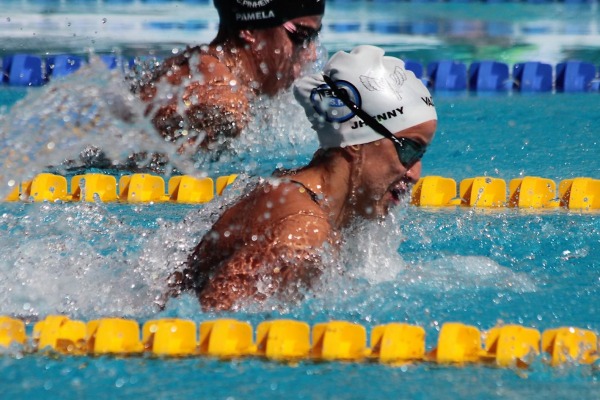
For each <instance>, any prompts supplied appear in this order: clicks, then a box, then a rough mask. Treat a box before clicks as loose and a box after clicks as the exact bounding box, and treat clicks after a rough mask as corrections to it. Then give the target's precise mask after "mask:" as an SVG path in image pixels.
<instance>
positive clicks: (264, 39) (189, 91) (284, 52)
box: [137, 0, 325, 154]
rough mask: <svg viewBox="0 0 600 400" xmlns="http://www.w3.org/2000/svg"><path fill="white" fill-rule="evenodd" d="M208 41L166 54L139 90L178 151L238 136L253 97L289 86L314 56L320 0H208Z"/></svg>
mask: <svg viewBox="0 0 600 400" xmlns="http://www.w3.org/2000/svg"><path fill="white" fill-rule="evenodd" d="M214 3H215V7H216V8H217V11H218V12H219V18H220V23H219V31H218V33H217V36H216V38H215V39H214V40H213V41H212V42H211V43H210V45H203V46H196V47H192V48H188V49H186V50H185V51H184V52H183V53H182V54H180V55H178V56H175V57H173V58H170V59H168V60H166V61H165V62H164V63H163V65H162V66H161V68H159V69H158V70H157V71H156V72H155V73H154V74H153V75H152V76H151V77H149V78H147V79H142V80H141V82H140V84H139V87H138V89H137V90H138V91H139V94H140V97H141V98H142V100H144V101H146V102H147V103H148V108H147V114H148V115H149V116H150V117H151V118H152V122H153V124H154V126H155V127H156V129H157V130H158V131H159V132H160V134H161V135H162V136H163V137H164V138H165V139H166V140H167V141H170V142H174V143H176V145H178V146H179V147H180V149H181V151H186V152H190V153H192V154H193V153H194V152H195V151H196V150H197V149H198V148H209V149H218V148H219V147H220V146H222V145H223V143H226V142H227V140H228V139H229V138H232V137H235V136H238V135H239V134H240V133H241V131H242V129H243V128H244V127H245V126H246V124H247V122H248V119H249V118H250V108H251V102H252V100H253V98H255V97H256V96H257V95H261V94H265V95H269V96H272V95H275V94H276V93H278V92H280V91H281V90H283V89H287V88H289V87H290V85H291V84H292V82H293V81H294V80H295V79H297V78H298V77H299V76H300V74H301V72H302V70H303V68H304V67H305V66H306V65H307V64H309V63H311V62H314V61H316V59H317V47H316V40H317V39H318V34H319V32H320V29H321V19H322V16H323V13H324V11H325V0H293V1H287V0H214Z"/></svg>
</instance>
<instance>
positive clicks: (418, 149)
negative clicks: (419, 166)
mask: <svg viewBox="0 0 600 400" xmlns="http://www.w3.org/2000/svg"><path fill="white" fill-rule="evenodd" d="M323 79H324V80H325V83H326V84H327V85H328V86H329V88H330V89H331V91H332V92H333V94H335V95H336V97H337V98H338V99H340V100H341V101H342V103H344V105H345V106H346V107H348V108H349V109H351V110H352V111H353V112H354V114H355V115H357V116H358V117H359V118H360V119H362V120H363V121H364V122H365V124H367V125H368V126H369V127H370V128H371V129H373V130H374V131H375V132H377V133H379V134H380V135H381V136H383V137H385V138H387V139H390V140H391V141H392V142H394V144H395V145H397V146H399V147H400V148H399V149H398V150H400V149H403V150H404V149H406V147H407V145H409V146H410V145H411V144H412V146H410V147H413V149H412V150H413V151H414V153H415V155H416V156H415V155H413V156H412V157H411V160H407V162H405V161H404V160H402V157H401V154H400V152H399V151H398V157H400V158H401V159H400V161H402V163H403V164H405V163H406V164H410V165H405V166H406V167H410V166H412V164H414V163H415V162H417V161H419V160H420V159H421V157H423V154H425V148H424V146H422V145H420V144H419V143H417V142H415V141H413V140H410V139H404V140H402V141H401V140H400V139H398V138H397V137H396V136H394V134H393V133H392V132H390V131H389V130H388V129H387V128H386V127H385V126H383V125H381V124H380V123H379V122H378V121H377V120H376V119H375V118H373V117H371V116H370V115H369V114H367V112H366V111H365V110H363V109H362V108H360V107H358V106H357V105H356V104H355V103H354V102H353V101H352V100H350V97H348V93H346V91H345V90H341V89H340V88H339V87H338V86H337V85H336V84H335V83H334V82H333V80H332V79H331V78H330V77H328V76H327V75H323ZM413 158H416V160H415V159H413Z"/></svg>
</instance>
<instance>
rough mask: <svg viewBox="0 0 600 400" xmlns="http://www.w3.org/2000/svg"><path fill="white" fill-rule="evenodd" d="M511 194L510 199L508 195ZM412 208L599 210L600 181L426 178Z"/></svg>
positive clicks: (418, 185)
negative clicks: (508, 180)
mask: <svg viewBox="0 0 600 400" xmlns="http://www.w3.org/2000/svg"><path fill="white" fill-rule="evenodd" d="M507 193H508V195H507ZM411 204H413V205H416V206H421V207H447V206H466V207H477V208H497V207H510V208H526V209H538V208H547V209H552V208H558V207H563V208H567V209H570V210H598V209H600V180H599V179H592V178H586V177H578V178H573V179H566V180H563V181H561V182H560V183H559V185H558V191H557V185H556V183H555V182H554V181H553V180H551V179H547V178H542V177H537V176H526V177H523V178H516V179H512V180H511V181H510V182H509V184H508V190H507V184H506V181H504V180H503V179H499V178H492V177H485V176H484V177H475V178H468V179H464V180H462V181H461V182H460V184H459V185H458V191H457V185H456V181H454V180H453V179H451V178H446V177H441V176H426V177H423V178H421V179H419V181H418V182H417V183H416V184H415V187H414V188H413V190H412V194H411Z"/></svg>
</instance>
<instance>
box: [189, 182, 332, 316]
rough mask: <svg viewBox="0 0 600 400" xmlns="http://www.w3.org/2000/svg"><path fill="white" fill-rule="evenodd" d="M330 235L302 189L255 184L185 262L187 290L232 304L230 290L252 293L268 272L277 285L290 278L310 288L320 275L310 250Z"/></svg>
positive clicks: (212, 302)
mask: <svg viewBox="0 0 600 400" xmlns="http://www.w3.org/2000/svg"><path fill="white" fill-rule="evenodd" d="M334 236H335V234H334V232H332V229H331V225H330V224H329V221H328V218H327V216H326V214H325V212H324V211H323V209H322V208H321V206H320V205H319V204H318V203H317V202H316V201H315V199H313V197H312V196H311V195H310V193H307V191H306V189H305V188H303V187H302V186H299V185H298V184H296V183H293V182H290V181H287V180H282V181H280V183H279V184H275V185H272V184H268V183H267V184H263V185H260V186H258V187H257V188H256V189H255V190H253V191H252V192H251V193H250V194H249V195H248V196H247V197H246V198H245V199H243V200H241V201H240V202H238V203H237V204H236V205H235V206H233V207H232V208H230V209H228V210H227V211H225V213H223V215H222V216H221V218H220V219H219V220H218V221H217V222H216V223H215V225H214V226H213V229H212V230H211V231H209V232H208V233H207V234H206V235H205V236H204V237H203V239H202V241H201V242H200V243H199V244H198V246H197V247H196V249H195V251H194V253H193V254H192V256H191V257H190V259H189V260H188V266H187V267H188V268H187V272H186V275H187V278H188V279H190V278H191V280H192V282H190V283H191V285H190V284H188V285H187V286H188V287H187V288H189V289H191V288H193V289H194V290H195V291H196V293H197V294H198V296H199V298H200V301H201V303H202V304H203V305H205V306H210V307H211V308H213V307H215V306H216V307H223V306H224V305H228V306H231V303H232V301H234V300H232V296H233V297H235V294H240V297H256V296H255V295H256V287H255V285H256V284H257V282H258V281H259V280H260V279H262V278H264V277H265V276H270V275H272V274H275V275H277V281H278V282H280V283H282V285H281V287H286V286H288V283H290V281H293V282H294V283H296V285H295V286H296V287H300V286H309V285H310V283H311V280H312V279H313V278H314V276H316V275H318V274H319V271H318V267H319V265H318V264H319V263H318V261H316V260H315V256H314V253H315V251H314V250H315V248H318V247H321V246H322V245H323V243H325V242H332V241H333V238H334ZM276 255H278V256H276ZM190 286H191V287H190ZM277 287H278V285H274V287H273V291H277ZM232 291H233V293H234V295H231V296H230V295H229V294H228V293H232ZM248 292H250V293H248ZM242 293H243V294H244V296H241V294H242ZM257 299H258V300H260V299H259V298H257Z"/></svg>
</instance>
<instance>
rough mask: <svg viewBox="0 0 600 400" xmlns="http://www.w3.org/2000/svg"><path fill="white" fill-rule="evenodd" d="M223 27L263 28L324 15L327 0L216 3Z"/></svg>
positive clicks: (226, 1)
mask: <svg viewBox="0 0 600 400" xmlns="http://www.w3.org/2000/svg"><path fill="white" fill-rule="evenodd" d="M214 2H215V7H216V8H217V11H218V12H219V18H220V19H221V22H220V23H221V25H223V26H226V27H229V28H235V29H264V28H272V27H275V26H279V25H282V24H283V23H284V22H286V21H289V20H291V19H294V18H299V17H305V16H309V15H323V13H324V12H325V0H214Z"/></svg>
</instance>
